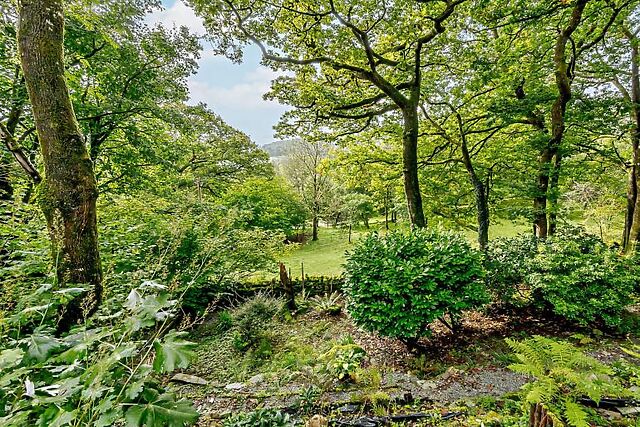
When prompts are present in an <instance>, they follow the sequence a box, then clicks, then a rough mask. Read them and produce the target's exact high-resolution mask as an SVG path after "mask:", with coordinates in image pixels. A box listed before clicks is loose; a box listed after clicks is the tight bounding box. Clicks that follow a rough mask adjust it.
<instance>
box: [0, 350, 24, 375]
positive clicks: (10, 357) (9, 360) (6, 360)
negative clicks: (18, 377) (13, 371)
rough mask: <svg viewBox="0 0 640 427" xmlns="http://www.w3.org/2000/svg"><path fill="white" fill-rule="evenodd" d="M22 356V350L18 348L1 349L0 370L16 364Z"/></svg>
mask: <svg viewBox="0 0 640 427" xmlns="http://www.w3.org/2000/svg"><path fill="white" fill-rule="evenodd" d="M23 357H24V351H22V349H19V348H12V349H7V350H3V351H2V353H0V370H2V369H6V368H12V367H14V366H17V365H19V364H20V362H21V361H22V358H23Z"/></svg>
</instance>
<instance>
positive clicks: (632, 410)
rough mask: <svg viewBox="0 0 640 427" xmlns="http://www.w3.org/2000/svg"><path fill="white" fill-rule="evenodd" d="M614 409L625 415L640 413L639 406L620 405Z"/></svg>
mask: <svg viewBox="0 0 640 427" xmlns="http://www.w3.org/2000/svg"><path fill="white" fill-rule="evenodd" d="M616 409H617V410H618V412H620V413H621V414H622V415H624V416H625V417H628V416H630V415H637V414H640V408H638V407H637V406H621V407H619V408H616Z"/></svg>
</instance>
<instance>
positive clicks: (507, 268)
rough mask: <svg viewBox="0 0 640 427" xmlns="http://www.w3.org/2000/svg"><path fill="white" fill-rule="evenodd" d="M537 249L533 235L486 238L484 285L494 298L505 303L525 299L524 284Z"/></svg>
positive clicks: (514, 303) (515, 302) (514, 302)
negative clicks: (485, 276)
mask: <svg viewBox="0 0 640 427" xmlns="http://www.w3.org/2000/svg"><path fill="white" fill-rule="evenodd" d="M536 250H537V242H536V238H535V237H534V236H532V235H521V236H517V237H511V238H505V237H502V238H497V239H495V240H492V241H491V242H489V246H488V247H487V252H486V259H485V267H486V270H487V286H488V289H489V291H490V292H491V295H492V297H493V298H494V300H495V301H498V302H500V303H503V304H506V305H518V304H524V303H526V302H527V293H526V289H524V288H525V287H526V286H525V283H526V281H527V277H528V273H529V269H530V267H531V266H530V264H531V259H532V258H533V257H534V256H535V254H536Z"/></svg>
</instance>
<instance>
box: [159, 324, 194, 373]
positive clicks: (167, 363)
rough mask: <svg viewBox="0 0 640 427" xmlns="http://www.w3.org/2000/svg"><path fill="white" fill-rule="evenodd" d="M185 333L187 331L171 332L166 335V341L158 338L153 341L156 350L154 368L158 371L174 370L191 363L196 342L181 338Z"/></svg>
mask: <svg viewBox="0 0 640 427" xmlns="http://www.w3.org/2000/svg"><path fill="white" fill-rule="evenodd" d="M184 335H186V332H171V333H169V334H167V336H166V337H164V341H160V340H156V341H155V342H154V343H153V347H154V348H155V350H156V358H155V360H154V361H153V369H155V370H156V372H160V373H162V372H172V371H174V370H175V369H176V368H186V367H187V366H188V365H189V361H190V360H191V357H192V356H193V348H194V347H195V344H194V343H192V342H190V341H185V340H183V339H181V338H180V337H182V336H184Z"/></svg>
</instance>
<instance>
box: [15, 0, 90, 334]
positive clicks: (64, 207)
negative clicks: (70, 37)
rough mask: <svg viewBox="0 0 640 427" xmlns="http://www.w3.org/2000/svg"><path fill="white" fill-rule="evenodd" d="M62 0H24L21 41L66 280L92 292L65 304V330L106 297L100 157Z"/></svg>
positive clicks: (48, 207) (57, 259)
mask: <svg viewBox="0 0 640 427" xmlns="http://www.w3.org/2000/svg"><path fill="white" fill-rule="evenodd" d="M62 4H63V2H62V0H22V1H21V3H20V11H19V13H20V20H19V28H18V45H19V52H20V61H21V64H22V70H23V74H24V78H25V82H26V85H27V90H28V92H29V99H30V101H31V106H32V109H33V116H34V120H35V124H36V129H37V132H38V137H39V141H40V147H41V150H42V158H43V162H44V170H45V179H44V181H43V183H42V186H41V205H42V210H43V212H44V215H45V218H46V220H47V226H48V229H49V235H50V239H51V248H52V255H53V261H54V263H55V267H56V270H57V271H56V272H57V280H58V284H57V285H58V286H60V287H62V286H65V285H67V284H69V285H74V286H77V285H79V284H81V285H88V287H89V289H90V292H89V293H88V294H86V295H84V296H82V297H78V298H75V299H74V300H73V301H71V302H70V303H69V304H68V306H67V307H65V309H64V310H63V312H62V316H61V319H60V322H59V324H58V330H59V332H62V331H65V330H68V329H69V328H71V327H72V326H73V325H74V324H76V323H78V322H79V321H82V320H83V319H84V318H85V317H86V316H88V315H90V314H92V313H93V312H95V311H96V310H97V308H98V305H99V304H100V301H101V298H102V271H101V266H100V256H99V251H98V233H97V221H96V199H97V197H98V191H97V187H96V180H95V176H94V173H93V165H92V162H91V159H90V158H89V154H88V153H87V149H86V146H85V141H84V138H83V136H82V133H81V132H80V128H79V126H78V122H77V121H76V117H75V113H74V111H73V106H72V104H71V99H70V97H69V90H68V88H67V84H66V81H65V78H64V58H63V47H62V46H63V33H64V17H63V6H62Z"/></svg>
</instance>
